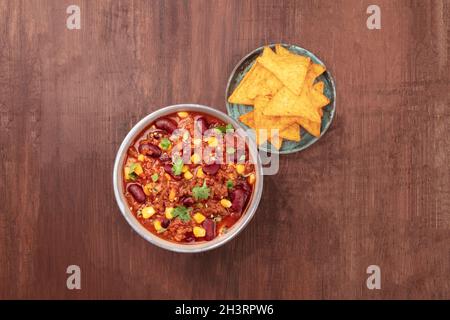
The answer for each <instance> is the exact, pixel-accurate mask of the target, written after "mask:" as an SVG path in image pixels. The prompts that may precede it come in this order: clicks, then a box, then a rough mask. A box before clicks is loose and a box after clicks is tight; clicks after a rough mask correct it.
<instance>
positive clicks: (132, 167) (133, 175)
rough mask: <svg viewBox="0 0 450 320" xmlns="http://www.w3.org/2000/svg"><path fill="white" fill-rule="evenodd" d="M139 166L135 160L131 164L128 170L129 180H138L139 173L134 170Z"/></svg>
mask: <svg viewBox="0 0 450 320" xmlns="http://www.w3.org/2000/svg"><path fill="white" fill-rule="evenodd" d="M136 168H137V163H136V162H133V163H132V164H130V167H129V171H128V177H126V178H127V180H131V181H136V179H137V178H138V175H137V173H136V172H134V171H135V170H136Z"/></svg>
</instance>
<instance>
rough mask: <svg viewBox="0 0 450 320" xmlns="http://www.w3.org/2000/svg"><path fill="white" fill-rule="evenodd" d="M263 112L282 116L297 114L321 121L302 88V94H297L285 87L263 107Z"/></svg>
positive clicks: (267, 114) (306, 92)
mask: <svg viewBox="0 0 450 320" xmlns="http://www.w3.org/2000/svg"><path fill="white" fill-rule="evenodd" d="M263 113H264V115H266V116H282V118H289V117H292V116H298V117H303V118H305V119H308V120H311V121H315V122H320V121H321V119H320V116H319V113H318V111H317V108H316V107H314V106H313V105H312V102H311V98H310V96H309V93H308V91H307V90H303V91H302V94H301V95H300V96H297V95H295V94H294V93H293V92H292V91H291V90H289V89H288V88H286V87H283V88H282V89H280V90H279V91H278V92H277V93H276V94H275V96H274V97H273V99H272V100H270V102H269V103H268V104H267V106H266V107H265V108H264V110H263Z"/></svg>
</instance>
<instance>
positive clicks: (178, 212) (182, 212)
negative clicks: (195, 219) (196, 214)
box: [172, 206, 192, 222]
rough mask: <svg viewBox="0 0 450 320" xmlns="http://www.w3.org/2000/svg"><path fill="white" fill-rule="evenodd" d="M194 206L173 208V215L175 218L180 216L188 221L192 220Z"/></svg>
mask: <svg viewBox="0 0 450 320" xmlns="http://www.w3.org/2000/svg"><path fill="white" fill-rule="evenodd" d="M191 210H192V208H186V207H185V206H179V207H176V208H175V209H173V212H172V215H173V217H174V218H176V217H178V218H179V219H180V220H182V221H184V222H186V221H189V220H191V215H190V214H189V212H191Z"/></svg>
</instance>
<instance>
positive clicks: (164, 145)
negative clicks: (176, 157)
mask: <svg viewBox="0 0 450 320" xmlns="http://www.w3.org/2000/svg"><path fill="white" fill-rule="evenodd" d="M171 145H172V143H171V142H170V140H169V139H167V138H163V139H162V140H161V142H160V146H161V148H163V149H164V150H167V149H169V148H170V146H171Z"/></svg>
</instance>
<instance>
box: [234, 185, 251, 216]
mask: <svg viewBox="0 0 450 320" xmlns="http://www.w3.org/2000/svg"><path fill="white" fill-rule="evenodd" d="M247 197H248V194H247V193H246V192H245V191H244V190H243V189H241V188H236V189H234V190H233V191H232V192H231V209H232V210H233V211H235V212H236V213H239V214H240V213H242V210H244V206H245V203H246V202H247Z"/></svg>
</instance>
